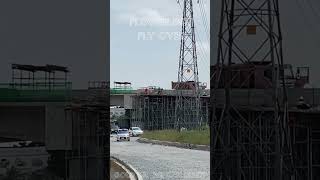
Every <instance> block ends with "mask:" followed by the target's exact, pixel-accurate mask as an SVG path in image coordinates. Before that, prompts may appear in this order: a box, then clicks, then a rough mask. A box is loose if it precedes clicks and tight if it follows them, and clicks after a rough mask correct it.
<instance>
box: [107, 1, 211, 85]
mask: <svg viewBox="0 0 320 180" xmlns="http://www.w3.org/2000/svg"><path fill="white" fill-rule="evenodd" d="M180 1H181V2H180V4H181V6H179V4H178V3H177V0H134V1H133V0H111V1H110V10H111V11H110V31H111V32H110V82H111V87H113V82H114V81H129V82H131V83H132V87H133V88H135V89H137V88H141V87H147V86H159V87H161V88H165V89H170V88H171V81H177V78H178V65H179V64H178V63H179V48H180V36H181V22H182V9H181V7H182V2H183V0H180ZM209 3H210V1H209V0H200V3H199V4H198V3H197V1H196V0H194V1H193V9H194V18H195V29H196V42H197V52H198V53H197V54H198V70H199V79H200V81H201V82H206V83H207V84H208V87H209V76H210V75H209V72H210V68H209V66H210V42H209V22H210V11H209V6H210V4H209Z"/></svg>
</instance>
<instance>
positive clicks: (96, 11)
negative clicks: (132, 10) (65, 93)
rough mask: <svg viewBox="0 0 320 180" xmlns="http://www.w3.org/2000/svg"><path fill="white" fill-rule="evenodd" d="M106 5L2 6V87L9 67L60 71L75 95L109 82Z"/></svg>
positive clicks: (71, 0)
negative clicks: (67, 72) (93, 84)
mask: <svg viewBox="0 0 320 180" xmlns="http://www.w3.org/2000/svg"><path fill="white" fill-rule="evenodd" d="M105 7H106V5H105V2H104V1H87V0H68V1H65V0H55V1H43V0H27V1H26V0H14V1H0V23H1V28H0V67H1V70H0V82H1V83H8V82H10V80H11V63H19V64H31V65H46V64H53V65H61V66H67V67H69V69H70V70H71V73H70V76H69V80H70V81H72V83H73V88H75V89H87V86H88V81H106V80H107V68H106V66H107V61H106V56H105V52H106V51H105V47H106V39H105V38H104V36H105V33H106V23H103V22H105V21H106V16H105Z"/></svg>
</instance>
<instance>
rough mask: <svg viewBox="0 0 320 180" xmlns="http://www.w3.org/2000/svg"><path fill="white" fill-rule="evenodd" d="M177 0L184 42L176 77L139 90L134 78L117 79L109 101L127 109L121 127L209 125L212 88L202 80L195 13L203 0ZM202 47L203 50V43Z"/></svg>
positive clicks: (162, 127) (194, 127)
mask: <svg viewBox="0 0 320 180" xmlns="http://www.w3.org/2000/svg"><path fill="white" fill-rule="evenodd" d="M177 2H178V5H179V7H180V8H181V10H182V18H181V19H182V23H181V26H182V27H181V43H180V49H179V50H177V52H179V58H178V61H179V66H178V71H177V75H178V78H177V81H172V82H171V89H163V88H160V87H156V86H149V87H143V88H139V89H136V90H133V89H132V87H131V82H114V87H113V88H112V89H111V104H110V105H111V106H119V105H120V106H121V107H124V108H125V109H126V117H127V118H126V119H125V121H126V123H120V124H121V126H122V127H126V128H128V127H131V126H138V127H141V128H143V129H146V130H165V129H180V128H187V129H198V128H201V127H204V126H208V119H209V113H208V112H209V95H210V92H209V90H208V89H206V88H207V84H206V83H202V82H200V80H199V72H198V54H199V52H200V51H199V52H198V53H197V43H196V39H197V38H196V30H195V24H196V23H195V21H194V13H193V10H194V7H196V5H199V8H201V9H200V11H201V12H202V11H204V9H203V8H204V7H203V2H202V1H198V2H197V3H193V1H192V0H183V1H177ZM204 23H205V22H204ZM200 45H201V44H200ZM198 48H199V47H198ZM199 49H200V50H203V49H202V47H200V48H199ZM206 60H207V61H208V60H209V59H206ZM121 96H122V97H121ZM121 98H122V99H121ZM120 101H122V102H120Z"/></svg>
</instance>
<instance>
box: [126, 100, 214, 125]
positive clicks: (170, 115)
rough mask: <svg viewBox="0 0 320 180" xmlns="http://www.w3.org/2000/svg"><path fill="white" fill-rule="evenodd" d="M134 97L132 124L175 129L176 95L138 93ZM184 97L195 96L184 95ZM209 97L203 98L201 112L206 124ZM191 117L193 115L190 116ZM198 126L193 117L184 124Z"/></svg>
mask: <svg viewBox="0 0 320 180" xmlns="http://www.w3.org/2000/svg"><path fill="white" fill-rule="evenodd" d="M132 98H133V113H132V120H131V125H132V126H139V127H141V128H143V129H146V130H164V129H174V128H175V125H176V119H175V107H176V106H175V105H176V96H174V95H145V94H137V95H135V96H133V97H132ZM184 98H193V97H192V96H191V97H188V96H186V97H184ZM208 106H209V98H201V109H202V111H201V112H202V114H200V116H201V118H202V120H203V122H204V124H207V122H208V110H209V108H208ZM190 117H191V116H190ZM196 126H198V122H197V121H196V120H195V119H193V121H189V122H187V123H186V124H184V127H185V128H193V127H196Z"/></svg>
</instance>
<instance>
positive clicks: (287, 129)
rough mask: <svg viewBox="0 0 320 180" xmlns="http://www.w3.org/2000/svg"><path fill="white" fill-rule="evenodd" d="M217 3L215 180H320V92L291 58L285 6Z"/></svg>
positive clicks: (255, 2)
mask: <svg viewBox="0 0 320 180" xmlns="http://www.w3.org/2000/svg"><path fill="white" fill-rule="evenodd" d="M215 5H216V6H218V7H219V8H217V9H220V10H219V13H218V14H219V15H218V16H217V18H216V19H215V21H216V22H219V23H218V24H219V26H218V27H216V28H215V30H216V32H215V33H216V37H217V39H216V40H215V41H213V42H214V43H215V45H216V44H217V46H216V47H217V48H216V49H215V52H214V53H215V57H212V58H213V59H214V61H213V64H212V65H211V77H212V79H211V84H210V85H211V87H210V89H211V91H210V93H211V94H210V97H211V101H210V105H211V106H212V108H211V109H210V128H211V130H210V131H211V136H210V138H211V144H210V146H211V156H210V158H211V160H210V162H211V179H220V180H258V179H265V180H276V179H277V180H280V179H281V180H293V179H296V180H301V179H308V180H316V179H320V173H319V172H320V171H319V170H320V169H319V168H320V166H319V165H320V158H319V155H318V152H320V141H319V140H320V139H319V138H320V136H319V135H320V134H319V133H320V126H319V125H320V124H319V122H318V120H319V117H320V108H319V105H320V104H319V103H320V101H319V100H320V98H319V97H320V89H317V88H312V87H311V86H310V73H309V72H310V69H309V67H308V65H306V66H305V67H296V68H293V67H292V65H290V60H288V59H284V54H283V53H286V52H283V47H282V41H283V40H284V41H285V39H283V36H282V28H286V27H282V24H283V23H281V22H280V19H281V18H280V14H281V8H279V2H278V1H271V0H262V1H258V0H253V1H250V2H249V1H236V0H222V1H219V3H217V4H215Z"/></svg>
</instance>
